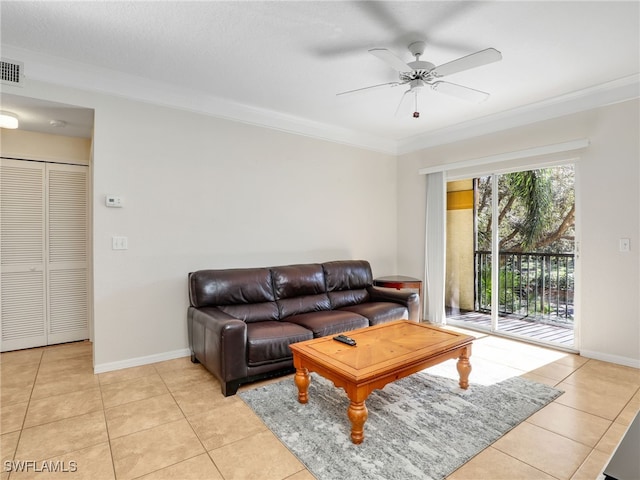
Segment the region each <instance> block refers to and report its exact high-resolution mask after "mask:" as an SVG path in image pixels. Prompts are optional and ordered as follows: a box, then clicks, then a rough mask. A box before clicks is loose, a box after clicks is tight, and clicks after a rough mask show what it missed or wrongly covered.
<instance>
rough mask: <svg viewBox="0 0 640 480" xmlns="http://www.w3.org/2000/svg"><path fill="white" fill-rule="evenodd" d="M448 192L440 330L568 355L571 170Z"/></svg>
mask: <svg viewBox="0 0 640 480" xmlns="http://www.w3.org/2000/svg"><path fill="white" fill-rule="evenodd" d="M447 190H448V191H447V273H446V294H445V295H446V298H445V305H446V313H447V323H450V324H458V325H461V326H466V327H469V328H477V329H480V330H489V331H492V332H494V333H500V334H505V335H509V336H514V337H520V338H524V339H527V340H530V341H533V342H536V343H542V344H550V345H553V346H557V347H561V348H566V349H571V350H572V349H575V347H576V345H575V335H574V331H575V330H574V322H575V317H574V305H573V299H574V291H575V275H574V272H575V256H574V243H575V193H574V192H575V182H574V167H573V165H562V166H557V167H551V168H544V169H537V170H521V171H513V172H506V173H500V174H491V175H486V176H482V177H476V178H470V179H467V180H463V181H457V182H449V184H448V186H447Z"/></svg>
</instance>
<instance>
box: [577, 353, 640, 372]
mask: <svg viewBox="0 0 640 480" xmlns="http://www.w3.org/2000/svg"><path fill="white" fill-rule="evenodd" d="M580 355H582V356H583V357H587V358H593V359H594V360H602V361H603V362H610V363H616V364H618V365H624V366H626V367H633V368H640V360H638V359H635V358H629V357H621V356H619V355H611V354H609V353H602V352H594V351H592V350H580Z"/></svg>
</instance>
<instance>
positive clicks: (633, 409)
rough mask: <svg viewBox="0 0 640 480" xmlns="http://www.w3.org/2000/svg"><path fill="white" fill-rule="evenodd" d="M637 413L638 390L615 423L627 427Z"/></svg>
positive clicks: (638, 407)
mask: <svg viewBox="0 0 640 480" xmlns="http://www.w3.org/2000/svg"><path fill="white" fill-rule="evenodd" d="M638 412H640V389H638V391H637V392H636V394H635V395H634V396H633V397H632V398H631V400H629V403H627V405H626V406H625V407H624V408H623V409H622V411H621V412H620V414H619V415H618V416H617V417H616V420H615V421H616V422H617V423H621V424H623V425H629V424H630V423H631V422H633V419H634V418H636V415H637V414H638Z"/></svg>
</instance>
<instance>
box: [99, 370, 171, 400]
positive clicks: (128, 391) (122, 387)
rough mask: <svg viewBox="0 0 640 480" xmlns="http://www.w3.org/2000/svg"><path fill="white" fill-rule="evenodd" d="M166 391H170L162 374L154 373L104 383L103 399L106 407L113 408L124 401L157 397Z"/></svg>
mask: <svg viewBox="0 0 640 480" xmlns="http://www.w3.org/2000/svg"><path fill="white" fill-rule="evenodd" d="M165 393H169V391H168V390H167V387H165V385H164V382H163V381H162V379H161V378H160V375H158V374H157V373H154V374H153V375H149V376H146V377H140V378H133V379H131V380H125V381H124V382H117V383H110V384H108V385H103V386H102V401H103V402H104V407H105V408H111V407H115V406H117V405H122V404H123V403H128V402H135V401H136V400H144V399H145V398H150V397H157V396H158V395H163V394H165Z"/></svg>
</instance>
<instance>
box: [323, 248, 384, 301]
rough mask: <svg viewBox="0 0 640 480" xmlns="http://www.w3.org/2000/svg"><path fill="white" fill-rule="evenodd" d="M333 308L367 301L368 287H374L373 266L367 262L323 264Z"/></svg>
mask: <svg viewBox="0 0 640 480" xmlns="http://www.w3.org/2000/svg"><path fill="white" fill-rule="evenodd" d="M322 268H323V270H324V276H325V281H326V284H327V294H328V295H329V300H330V302H331V306H332V308H342V307H346V306H348V305H357V304H359V303H363V302H365V301H367V299H368V298H369V292H368V291H367V287H370V286H371V285H373V274H372V273H371V265H369V262H367V261H366V260H340V261H335V262H326V263H323V264H322Z"/></svg>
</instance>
